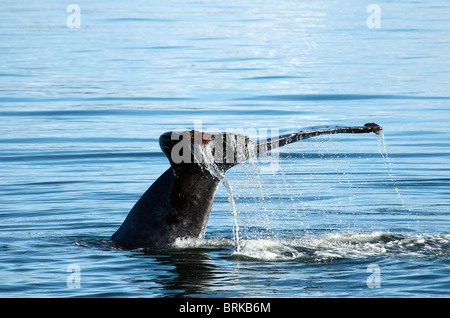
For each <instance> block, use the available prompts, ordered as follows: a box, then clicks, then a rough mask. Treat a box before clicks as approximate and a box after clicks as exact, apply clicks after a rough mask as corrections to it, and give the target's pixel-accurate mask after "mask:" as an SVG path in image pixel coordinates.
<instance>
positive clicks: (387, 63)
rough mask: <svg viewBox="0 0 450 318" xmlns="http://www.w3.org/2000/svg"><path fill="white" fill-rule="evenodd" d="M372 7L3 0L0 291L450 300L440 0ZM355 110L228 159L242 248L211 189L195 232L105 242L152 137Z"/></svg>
mask: <svg viewBox="0 0 450 318" xmlns="http://www.w3.org/2000/svg"><path fill="white" fill-rule="evenodd" d="M371 3H372V2H364V1H362V2H361V1H345V2H344V1H294V0H292V1H266V0H257V1H248V2H247V1H235V0H231V1H177V0H170V1H127V2H123V3H122V2H121V3H118V1H117V3H116V2H111V1H94V2H92V1H84V0H83V1H81V0H80V1H77V2H76V4H77V5H78V8H79V9H80V12H79V17H80V20H78V19H77V18H78V16H77V15H76V14H77V11H76V10H75V11H70V10H69V12H67V11H66V9H67V6H68V3H67V4H65V3H61V1H56V0H49V1H45V2H42V1H10V0H4V1H2V3H1V5H0V8H1V10H0V40H1V41H0V61H1V63H0V297H180V296H187V297H448V296H450V294H449V291H450V278H449V265H450V262H449V253H450V217H449V212H450V141H449V140H450V93H449V92H450V91H449V87H450V76H449V74H450V62H449V61H450V41H449V39H450V22H449V20H448V17H449V16H450V3H449V2H448V1H414V2H411V1H396V3H392V2H388V1H378V2H376V7H375V9H376V8H378V9H380V10H381V11H380V14H379V19H377V18H378V17H377V16H376V15H375V16H374V20H372V19H371V18H369V16H371V15H372V14H375V13H376V12H377V11H376V10H375V11H373V12H372V11H370V10H369V12H368V11H367V8H368V6H369V4H371ZM73 14H75V15H74V16H71V15H73ZM72 17H73V18H74V19H72ZM368 18H369V21H368ZM378 21H379V22H380V24H379V28H377V27H375V28H371V27H369V26H374V25H373V23H375V22H378ZM78 22H79V25H77V23H78ZM72 26H79V28H72ZM375 26H376V25H375ZM366 122H376V123H378V124H380V125H381V126H383V128H384V131H383V135H382V136H380V137H377V136H376V135H374V134H370V135H357V136H353V135H336V136H325V137H320V138H315V139H310V140H308V141H304V142H302V143H297V144H292V145H290V146H288V147H285V148H282V149H281V150H280V152H279V154H278V155H279V160H277V161H276V167H275V168H274V167H273V166H270V167H269V166H268V163H267V162H260V163H259V164H244V165H241V166H238V167H235V168H233V169H232V170H230V171H229V172H228V174H227V176H228V179H229V181H230V183H231V185H232V188H233V191H234V199H235V202H236V210H237V219H236V221H237V224H238V225H239V238H240V240H239V245H240V251H239V253H238V252H237V246H236V243H235V239H234V234H233V226H234V221H235V220H234V217H233V213H232V211H231V209H230V204H229V197H228V194H227V192H226V191H225V189H224V187H222V186H221V187H220V188H219V191H218V194H217V197H216V200H215V203H214V206H213V211H212V213H211V217H210V219H209V222H208V226H207V228H206V232H205V234H204V238H202V239H198V240H191V241H182V242H178V243H177V245H176V246H175V247H174V248H172V249H170V250H165V251H159V252H144V251H123V250H117V249H113V248H111V247H110V245H109V243H108V239H109V237H110V236H111V235H112V234H113V233H114V232H115V231H116V229H117V228H118V227H119V226H120V224H121V223H122V221H123V220H124V218H125V217H126V215H127V214H128V212H129V210H130V209H131V207H132V206H133V204H134V203H135V202H136V200H137V199H139V197H140V196H141V195H142V193H144V191H145V190H146V189H147V188H148V186H149V185H150V184H151V183H152V182H153V181H154V180H155V179H156V178H157V177H158V176H159V175H160V174H161V173H162V172H164V171H165V170H166V169H167V167H168V161H167V159H166V158H165V157H164V156H163V154H162V152H161V151H160V149H159V145H158V137H159V135H160V134H162V133H163V132H166V131H170V130H179V129H185V128H186V129H192V128H194V125H197V127H196V128H198V125H201V126H202V128H203V129H217V130H222V131H225V130H227V129H228V130H230V129H234V130H239V129H240V130H241V131H242V130H243V131H244V132H252V131H253V132H257V133H258V132H260V131H262V130H264V129H266V130H268V129H278V130H279V131H280V133H283V132H291V131H298V130H301V129H303V128H305V127H310V126H320V125H362V124H364V123H366ZM272 164H273V162H272Z"/></svg>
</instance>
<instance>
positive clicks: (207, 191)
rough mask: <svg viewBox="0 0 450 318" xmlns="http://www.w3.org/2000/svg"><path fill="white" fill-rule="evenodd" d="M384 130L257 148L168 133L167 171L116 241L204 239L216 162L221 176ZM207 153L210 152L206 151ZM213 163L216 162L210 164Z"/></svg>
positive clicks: (137, 244) (284, 140)
mask: <svg viewBox="0 0 450 318" xmlns="http://www.w3.org/2000/svg"><path fill="white" fill-rule="evenodd" d="M380 130H382V128H381V127H380V126H378V125H377V124H374V123H368V124H365V125H364V126H358V127H331V128H330V127H327V128H321V129H313V130H307V131H300V132H297V133H293V134H286V135H281V136H278V137H275V138H271V139H268V140H266V141H265V142H261V143H256V142H255V141H253V140H251V139H250V138H249V137H247V136H245V135H241V134H235V133H204V132H200V131H196V130H191V131H183V132H167V133H164V134H162V135H161V136H160V139H159V143H160V146H161V149H162V151H163V152H164V154H165V155H166V156H167V158H168V159H169V162H170V168H169V169H167V170H166V171H165V172H164V173H163V174H162V175H161V176H160V177H159V178H158V179H157V180H156V181H155V182H154V183H153V184H152V185H151V186H150V188H149V189H148V190H147V191H146V192H145V193H144V194H143V195H142V197H141V198H140V199H139V200H138V201H137V202H136V204H135V205H134V207H133V208H132V209H131V211H130V212H129V214H128V216H127V217H126V219H125V221H124V222H123V224H122V225H121V226H120V228H119V229H118V230H117V231H116V232H115V233H114V234H113V235H112V237H111V240H112V242H113V243H114V244H115V245H116V246H118V247H121V248H125V249H135V248H164V247H169V246H170V245H171V244H173V243H174V242H175V240H176V239H177V238H196V237H200V236H201V234H202V233H203V230H204V229H205V227H206V223H207V221H208V218H209V215H210V212H211V208H212V205H213V202H214V196H215V194H216V191H217V188H218V186H219V183H220V177H219V176H218V175H217V173H214V171H211V169H207V168H205V167H206V165H205V164H206V163H207V162H206V163H205V160H206V159H207V158H205V154H206V155H208V154H209V156H210V158H209V159H207V160H206V161H208V160H209V161H213V164H214V166H215V167H216V169H217V171H218V173H221V174H224V173H225V172H226V171H227V170H229V169H230V168H231V167H233V166H235V165H237V164H239V163H240V162H243V161H245V160H248V159H249V158H252V157H254V156H258V155H260V154H262V153H265V152H268V151H270V150H272V149H275V148H278V147H282V146H285V145H287V144H290V143H293V142H296V141H300V140H304V139H307V138H310V137H314V136H318V135H323V134H340V133H370V132H374V133H376V134H378V133H379V132H380ZM206 148H208V151H209V152H208V151H205V150H206ZM210 163H211V162H210Z"/></svg>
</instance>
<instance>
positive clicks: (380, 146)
mask: <svg viewBox="0 0 450 318" xmlns="http://www.w3.org/2000/svg"><path fill="white" fill-rule="evenodd" d="M377 141H378V151H379V152H380V154H381V156H382V158H383V161H384V164H385V166H386V167H387V169H388V173H389V178H390V180H391V182H392V185H393V187H394V189H395V192H396V193H397V197H398V199H399V200H400V202H401V203H402V208H406V209H408V211H410V212H411V209H409V208H407V207H406V204H405V201H404V200H403V197H402V195H401V194H400V191H399V190H398V186H397V180H396V179H395V177H394V172H393V169H392V161H391V159H390V158H389V152H388V149H387V146H386V142H385V140H384V134H383V131H382V130H380V131H379V134H378V135H377Z"/></svg>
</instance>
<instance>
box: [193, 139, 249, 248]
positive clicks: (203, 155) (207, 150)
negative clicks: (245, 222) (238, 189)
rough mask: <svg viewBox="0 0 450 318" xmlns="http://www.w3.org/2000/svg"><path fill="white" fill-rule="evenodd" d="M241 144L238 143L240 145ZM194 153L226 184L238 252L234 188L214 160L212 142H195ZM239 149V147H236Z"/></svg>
mask: <svg viewBox="0 0 450 318" xmlns="http://www.w3.org/2000/svg"><path fill="white" fill-rule="evenodd" d="M239 146H240V145H237V147H239ZM192 149H193V155H194V158H195V159H196V160H197V162H198V163H200V164H201V165H202V167H204V168H205V169H206V170H208V171H209V172H210V173H211V174H212V175H213V176H215V177H216V178H218V179H219V180H220V182H222V184H223V185H224V186H225V189H226V190H227V192H228V200H229V202H230V206H231V211H232V215H233V218H234V226H233V236H234V242H235V245H236V250H237V252H239V251H240V249H241V247H240V242H239V225H238V213H237V210H236V203H235V200H234V194H233V188H232V187H231V185H230V182H229V181H228V179H227V177H226V176H225V174H224V173H223V172H222V171H221V170H220V168H219V167H218V166H217V164H216V162H215V160H214V153H213V148H212V147H211V144H206V145H201V144H197V143H194V144H193V147H192ZM234 149H239V148H236V147H235V148H234Z"/></svg>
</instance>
